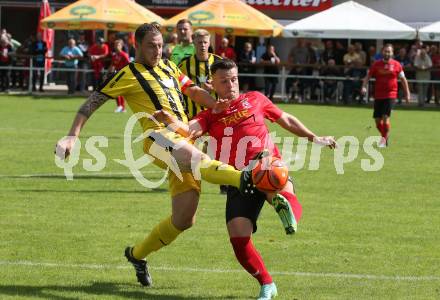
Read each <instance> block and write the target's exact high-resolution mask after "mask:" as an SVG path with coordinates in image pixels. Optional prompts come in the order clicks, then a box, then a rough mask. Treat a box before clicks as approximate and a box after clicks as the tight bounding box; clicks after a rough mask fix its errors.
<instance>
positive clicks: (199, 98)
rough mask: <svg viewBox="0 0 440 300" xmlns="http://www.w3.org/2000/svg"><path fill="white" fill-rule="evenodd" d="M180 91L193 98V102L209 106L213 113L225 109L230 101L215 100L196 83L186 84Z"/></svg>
mask: <svg viewBox="0 0 440 300" xmlns="http://www.w3.org/2000/svg"><path fill="white" fill-rule="evenodd" d="M182 92H183V93H184V94H185V95H187V96H188V97H189V98H191V99H192V100H194V102H197V103H198V104H200V105H202V106H204V107H206V108H211V109H212V111H213V112H214V113H218V112H221V111H223V110H225V109H226V108H228V106H229V104H230V102H231V101H230V100H227V99H223V100H216V99H215V98H214V97H212V96H211V95H210V94H209V93H208V92H207V91H206V90H204V89H202V88H200V87H198V86H196V85H191V86H188V87H187V88H185V89H182Z"/></svg>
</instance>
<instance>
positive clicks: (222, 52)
mask: <svg viewBox="0 0 440 300" xmlns="http://www.w3.org/2000/svg"><path fill="white" fill-rule="evenodd" d="M216 54H217V55H218V56H220V57H222V58H229V59H231V60H233V61H237V54H236V53H235V50H234V48H232V47H231V46H230V45H229V40H228V39H227V38H223V39H222V43H221V45H220V47H219V48H218V51H217V53H216Z"/></svg>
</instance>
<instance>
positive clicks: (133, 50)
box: [128, 38, 136, 61]
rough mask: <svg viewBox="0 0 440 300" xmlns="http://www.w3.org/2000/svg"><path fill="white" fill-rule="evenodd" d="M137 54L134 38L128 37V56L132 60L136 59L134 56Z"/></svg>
mask: <svg viewBox="0 0 440 300" xmlns="http://www.w3.org/2000/svg"><path fill="white" fill-rule="evenodd" d="M135 56H136V47H135V46H134V38H129V39H128V57H129V58H130V61H134V58H135Z"/></svg>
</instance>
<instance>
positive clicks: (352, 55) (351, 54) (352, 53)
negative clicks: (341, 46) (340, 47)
mask: <svg viewBox="0 0 440 300" xmlns="http://www.w3.org/2000/svg"><path fill="white" fill-rule="evenodd" d="M343 60H344V65H346V66H348V65H351V64H354V62H355V61H360V62H362V58H361V57H360V55H359V54H358V53H356V49H355V47H354V46H353V45H350V46H348V52H347V53H346V54H345V55H344V59H343Z"/></svg>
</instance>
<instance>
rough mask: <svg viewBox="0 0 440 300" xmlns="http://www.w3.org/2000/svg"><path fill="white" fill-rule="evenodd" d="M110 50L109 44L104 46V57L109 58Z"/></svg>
mask: <svg viewBox="0 0 440 300" xmlns="http://www.w3.org/2000/svg"><path fill="white" fill-rule="evenodd" d="M108 49H109V47H108V45H107V44H104V47H103V49H102V51H103V53H102V55H105V56H107V55H108V53H109V50H108Z"/></svg>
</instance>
